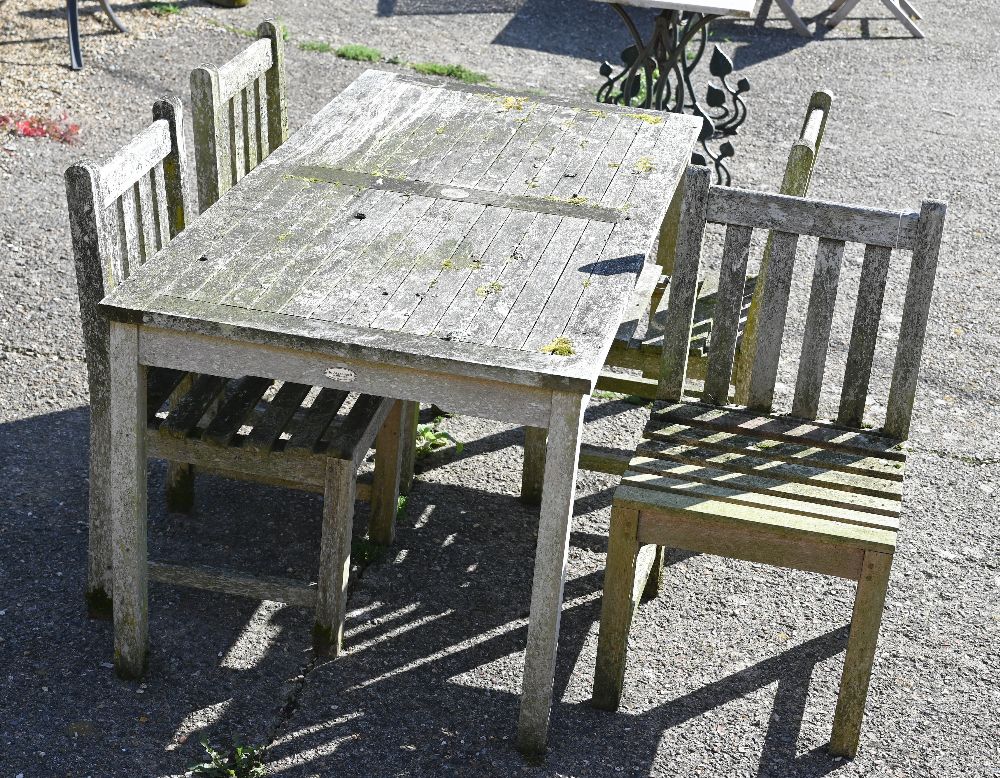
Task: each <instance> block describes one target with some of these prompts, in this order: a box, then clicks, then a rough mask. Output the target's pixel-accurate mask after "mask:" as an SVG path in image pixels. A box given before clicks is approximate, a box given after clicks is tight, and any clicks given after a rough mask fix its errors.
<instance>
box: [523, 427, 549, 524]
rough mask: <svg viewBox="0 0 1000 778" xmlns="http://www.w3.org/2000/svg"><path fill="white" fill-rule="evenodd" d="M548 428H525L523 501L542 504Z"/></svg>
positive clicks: (526, 503) (528, 503)
mask: <svg viewBox="0 0 1000 778" xmlns="http://www.w3.org/2000/svg"><path fill="white" fill-rule="evenodd" d="M547 438H548V430H546V429H544V428H542V427H525V428H524V466H523V467H524V469H523V470H522V471H521V502H523V503H524V504H525V505H541V504H542V481H543V480H544V477H545V441H546V439H547Z"/></svg>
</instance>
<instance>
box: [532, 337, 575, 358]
mask: <svg viewBox="0 0 1000 778" xmlns="http://www.w3.org/2000/svg"><path fill="white" fill-rule="evenodd" d="M539 350H540V351H541V352H542V353H543V354H551V355H552V356H554V357H568V356H570V355H572V354H575V353H576V352H575V351H573V343H572V341H570V339H569V338H567V337H566V336H565V335H560V336H559V337H558V338H555V339H554V340H552V341H551V342H549V343H546V344H545V345H544V346H542V347H541V349H539Z"/></svg>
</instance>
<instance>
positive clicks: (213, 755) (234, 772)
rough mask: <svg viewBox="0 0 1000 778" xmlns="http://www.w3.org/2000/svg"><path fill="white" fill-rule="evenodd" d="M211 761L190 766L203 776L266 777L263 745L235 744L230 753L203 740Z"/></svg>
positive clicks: (228, 777) (194, 771)
mask: <svg viewBox="0 0 1000 778" xmlns="http://www.w3.org/2000/svg"><path fill="white" fill-rule="evenodd" d="M201 745H202V747H203V748H204V749H205V753H206V754H207V755H208V759H209V761H207V762H202V763H201V764H197V765H194V766H193V767H191V768H190V771H191V775H197V776H201V778H264V776H265V775H266V772H265V767H264V763H263V761H262V759H263V757H264V747H263V746H233V747H232V748H231V749H230V750H229V752H228V753H223V752H221V751H217V750H216V749H215V748H213V747H212V746H210V745H209V744H208V743H206V742H204V741H202V744H201Z"/></svg>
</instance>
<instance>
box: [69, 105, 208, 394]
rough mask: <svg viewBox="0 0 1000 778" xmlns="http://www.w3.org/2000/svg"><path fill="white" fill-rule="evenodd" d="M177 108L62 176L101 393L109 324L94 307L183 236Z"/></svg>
mask: <svg viewBox="0 0 1000 778" xmlns="http://www.w3.org/2000/svg"><path fill="white" fill-rule="evenodd" d="M181 111H182V109H181V103H180V101H179V100H177V99H176V98H171V99H167V100H160V101H158V102H157V103H156V104H155V105H154V106H153V120H154V121H153V123H152V124H151V125H150V126H149V127H147V128H146V129H145V130H143V131H142V132H141V133H139V135H137V136H136V137H135V138H133V139H132V141H130V142H129V143H128V144H127V145H126V146H124V147H123V148H122V149H121V150H120V151H119V152H118V153H117V154H115V155H114V156H112V157H111V158H110V159H108V160H107V161H106V162H104V163H103V164H97V163H94V162H80V163H78V164H76V165H72V166H71V167H70V168H68V169H67V170H66V198H67V202H68V205H69V217H70V232H71V234H72V239H73V256H74V260H75V265H76V278H77V288H78V291H79V295H80V313H81V318H82V320H83V330H84V342H85V346H86V351H87V366H88V373H89V374H90V377H91V389H92V391H94V392H98V393H100V392H105V391H106V387H105V386H104V383H105V382H106V377H107V370H106V367H107V349H108V323H107V321H106V320H105V319H104V318H103V317H102V316H100V315H99V312H98V310H97V304H98V303H99V302H100V301H101V300H102V299H103V298H104V297H105V296H107V295H108V294H109V293H110V292H111V291H112V290H113V289H114V288H115V287H116V286H117V285H118V284H121V283H122V282H124V281H125V280H126V279H127V278H128V277H129V275H130V274H131V273H132V272H134V271H135V270H136V268H138V267H139V266H140V265H142V263H143V262H145V261H148V260H149V259H150V258H152V257H153V255H154V254H156V252H157V251H158V250H159V249H161V248H162V247H163V246H164V245H165V244H166V243H167V242H168V241H169V240H171V239H172V238H174V237H175V236H176V235H178V234H179V233H180V232H181V230H183V229H184V225H185V223H186V219H187V214H188V209H187V205H186V203H185V199H184V198H185V195H184V177H185V173H184V169H185V166H186V155H185V149H184V135H183V127H182V114H181Z"/></svg>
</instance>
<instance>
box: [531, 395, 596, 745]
mask: <svg viewBox="0 0 1000 778" xmlns="http://www.w3.org/2000/svg"><path fill="white" fill-rule="evenodd" d="M586 402H587V397H586V396H580V395H576V394H563V393H553V395H552V416H551V419H550V422H549V428H548V439H547V443H546V451H545V479H544V486H543V488H542V507H541V515H540V517H539V524H538V541H537V544H536V547H535V572H534V576H533V578H532V584H531V619H530V621H529V623H528V646H527V649H526V654H525V662H524V678H523V680H522V683H521V713H520V717H519V718H518V725H517V732H518V747H519V748H520V749H521V750H522V751H523V752H526V753H541V752H542V751H544V750H545V742H546V739H547V736H548V728H549V714H550V711H551V707H552V687H553V685H554V682H555V667H556V648H557V643H558V635H559V619H560V616H561V615H562V598H563V583H564V581H565V576H566V560H567V557H568V554H569V533H570V521H571V519H572V517H573V496H574V494H575V491H576V478H575V474H576V463H577V459H578V458H579V456H580V435H581V433H582V431H583V410H584V407H585V406H586Z"/></svg>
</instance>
